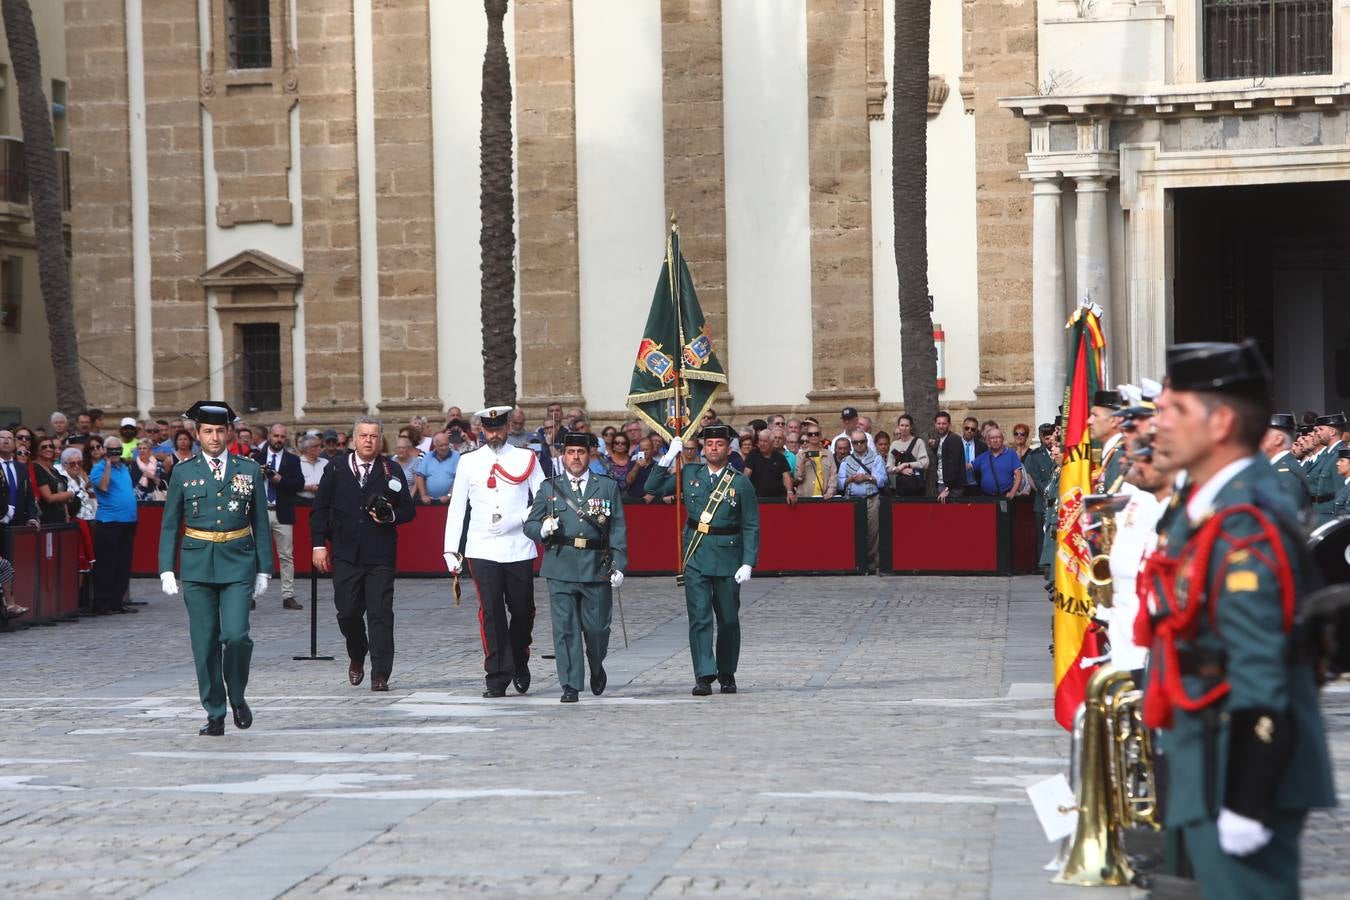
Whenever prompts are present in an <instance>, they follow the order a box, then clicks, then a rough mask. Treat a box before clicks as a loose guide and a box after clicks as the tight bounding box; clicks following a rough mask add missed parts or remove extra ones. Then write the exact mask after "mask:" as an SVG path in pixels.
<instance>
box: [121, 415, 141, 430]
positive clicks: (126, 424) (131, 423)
mask: <svg viewBox="0 0 1350 900" xmlns="http://www.w3.org/2000/svg"><path fill="white" fill-rule="evenodd" d="M118 427H119V428H136V427H138V426H137V424H136V420H135V419H133V418H132V417H131V416H127V417H126V418H124V419H123V420H122V424H121V425H119V426H118Z"/></svg>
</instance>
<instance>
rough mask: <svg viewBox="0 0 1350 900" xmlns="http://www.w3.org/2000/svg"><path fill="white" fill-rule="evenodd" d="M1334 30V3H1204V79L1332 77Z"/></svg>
mask: <svg viewBox="0 0 1350 900" xmlns="http://www.w3.org/2000/svg"><path fill="white" fill-rule="evenodd" d="M1333 25H1334V22H1333V15H1332V8H1331V0H1205V2H1204V45H1205V49H1204V53H1205V78H1206V80H1208V81H1221V80H1226V79H1234V78H1256V79H1259V78H1266V77H1277V78H1278V77H1282V76H1287V75H1324V74H1327V73H1330V72H1331V70H1332V64H1331V63H1332V59H1331V48H1332V37H1333V30H1334V29H1333Z"/></svg>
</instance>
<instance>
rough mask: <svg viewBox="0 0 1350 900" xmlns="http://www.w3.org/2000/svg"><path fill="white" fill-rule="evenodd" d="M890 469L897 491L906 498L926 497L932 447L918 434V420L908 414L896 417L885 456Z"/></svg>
mask: <svg viewBox="0 0 1350 900" xmlns="http://www.w3.org/2000/svg"><path fill="white" fill-rule="evenodd" d="M880 450H881V448H880V447H878V448H877V451H878V452H880ZM885 459H886V471H887V472H888V473H889V474H890V476H891V484H892V486H893V487H894V489H895V492H896V493H897V494H899V495H900V496H902V497H922V496H923V495H924V492H925V491H926V490H927V488H928V483H927V476H928V446H927V445H926V444H925V443H924V442H923V439H922V438H919V437H916V436H915V434H914V419H913V417H911V416H910V415H909V413H904V414H903V415H901V416H900V418H898V419H896V420H895V438H894V439H893V440H892V441H891V449H890V453H888V454H887V455H886V457H885Z"/></svg>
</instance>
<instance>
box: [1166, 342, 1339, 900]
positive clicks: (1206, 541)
mask: <svg viewBox="0 0 1350 900" xmlns="http://www.w3.org/2000/svg"><path fill="white" fill-rule="evenodd" d="M1167 374H1168V384H1167V388H1166V389H1165V390H1164V391H1163V394H1162V396H1161V397H1160V398H1159V404H1158V415H1157V417H1156V419H1155V422H1156V427H1157V437H1156V446H1155V452H1156V453H1157V454H1158V455H1159V456H1160V457H1161V458H1162V460H1163V461H1164V464H1165V465H1167V466H1169V467H1173V468H1184V469H1185V470H1186V472H1187V476H1188V482H1189V483H1188V486H1187V488H1186V490H1185V493H1184V494H1183V495H1182V497H1183V499H1182V501H1181V503H1180V504H1179V509H1178V510H1177V513H1178V514H1176V515H1168V516H1165V518H1164V520H1163V524H1161V525H1160V526H1159V528H1160V534H1159V538H1158V551H1156V552H1157V553H1158V554H1161V555H1162V556H1163V557H1164V558H1163V559H1162V560H1161V561H1159V562H1158V563H1157V564H1150V566H1149V568H1148V569H1146V571H1145V572H1144V573H1143V574H1141V576H1140V577H1142V578H1145V579H1146V585H1147V587H1148V590H1149V594H1148V603H1149V607H1150V609H1151V610H1153V612H1154V615H1153V616H1152V618H1151V621H1150V623H1149V625H1150V626H1151V631H1152V650H1151V652H1150V654H1149V672H1148V678H1147V684H1148V688H1147V692H1146V695H1145V698H1144V718H1145V722H1146V723H1147V724H1149V725H1150V726H1153V727H1160V728H1161V729H1162V731H1161V738H1160V742H1159V746H1160V749H1161V751H1162V753H1163V755H1164V756H1165V757H1166V758H1167V770H1166V774H1165V783H1164V784H1163V785H1162V787H1163V793H1164V795H1165V796H1166V797H1167V798H1168V799H1167V804H1166V809H1165V824H1166V825H1167V826H1168V827H1169V828H1172V829H1178V830H1180V832H1181V834H1182V836H1183V838H1184V844H1185V852H1186V856H1187V857H1188V858H1189V860H1190V863H1191V866H1192V867H1193V869H1194V870H1195V875H1196V879H1197V880H1198V881H1199V882H1200V883H1201V885H1203V889H1204V892H1205V895H1206V896H1212V897H1224V898H1229V897H1253V898H1255V897H1261V898H1265V897H1293V896H1296V895H1297V893H1298V878H1299V866H1298V859H1299V852H1298V843H1299V835H1300V832H1301V831H1302V830H1303V823H1304V820H1305V818H1306V817H1307V813H1308V810H1309V809H1312V808H1316V807H1327V806H1334V805H1335V803H1336V798H1335V787H1334V780H1333V777H1332V771H1331V763H1330V759H1329V756H1328V752H1327V743H1326V734H1325V730H1324V726H1323V723H1322V715H1321V711H1320V710H1319V708H1318V699H1317V684H1316V680H1315V677H1314V674H1313V668H1312V665H1311V662H1310V661H1309V660H1307V659H1306V658H1305V657H1304V656H1303V655H1302V654H1299V653H1295V652H1292V648H1291V641H1290V633H1289V629H1290V626H1291V624H1292V620H1293V618H1294V617H1295V616H1296V615H1297V612H1298V611H1297V598H1298V594H1299V593H1300V592H1301V591H1302V590H1303V589H1304V587H1305V585H1306V579H1307V578H1308V577H1309V575H1310V573H1308V572H1306V571H1305V570H1304V562H1303V559H1302V555H1301V554H1300V553H1299V551H1298V548H1299V545H1300V544H1301V543H1302V541H1303V539H1304V536H1303V534H1302V533H1301V529H1299V528H1298V527H1297V524H1296V522H1295V518H1294V517H1295V510H1294V507H1293V506H1292V505H1290V504H1289V503H1288V501H1287V500H1286V499H1285V497H1284V494H1283V491H1282V490H1281V488H1280V486H1279V485H1278V484H1277V483H1276V475H1275V472H1274V471H1273V470H1272V469H1271V468H1270V466H1269V465H1266V464H1265V462H1264V461H1263V460H1262V459H1261V458H1260V457H1259V456H1258V455H1257V447H1258V445H1259V443H1260V441H1261V438H1262V436H1263V435H1264V434H1265V432H1266V429H1267V427H1268V426H1269V422H1270V412H1271V410H1270V399H1269V391H1270V370H1269V367H1268V366H1267V365H1266V362H1265V360H1264V359H1263V358H1262V357H1261V354H1260V351H1259V350H1258V349H1257V348H1256V345H1255V343H1254V342H1251V341H1248V342H1245V343H1243V344H1240V345H1239V344H1182V345H1178V346H1175V347H1172V348H1171V349H1170V350H1169V351H1168V355H1167ZM1281 557H1282V558H1283V560H1284V561H1283V562H1279V563H1276V562H1275V561H1274V560H1276V559H1279V558H1281ZM1177 560H1185V564H1184V566H1185V567H1184V573H1182V574H1178V573H1177V572H1176V571H1175V570H1174V568H1173V567H1174V566H1175V564H1176V561H1177ZM1190 573H1197V574H1196V577H1191V574H1190ZM1172 666H1175V667H1176V670H1171V669H1170V668H1169V667H1172ZM1178 670H1179V671H1178ZM1179 676H1184V678H1183V677H1179Z"/></svg>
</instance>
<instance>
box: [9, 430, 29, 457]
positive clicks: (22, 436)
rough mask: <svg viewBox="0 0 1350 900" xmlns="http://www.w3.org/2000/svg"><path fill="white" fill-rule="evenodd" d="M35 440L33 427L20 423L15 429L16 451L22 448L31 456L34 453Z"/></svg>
mask: <svg viewBox="0 0 1350 900" xmlns="http://www.w3.org/2000/svg"><path fill="white" fill-rule="evenodd" d="M33 442H34V437H33V429H31V428H29V427H28V426H27V425H20V426H18V427H17V428H15V429H14V448H15V452H16V453H17V452H18V451H19V450H22V451H24V452H25V453H27V454H28V455H29V456H30V457H31V456H32V455H33V453H34V450H33Z"/></svg>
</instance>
